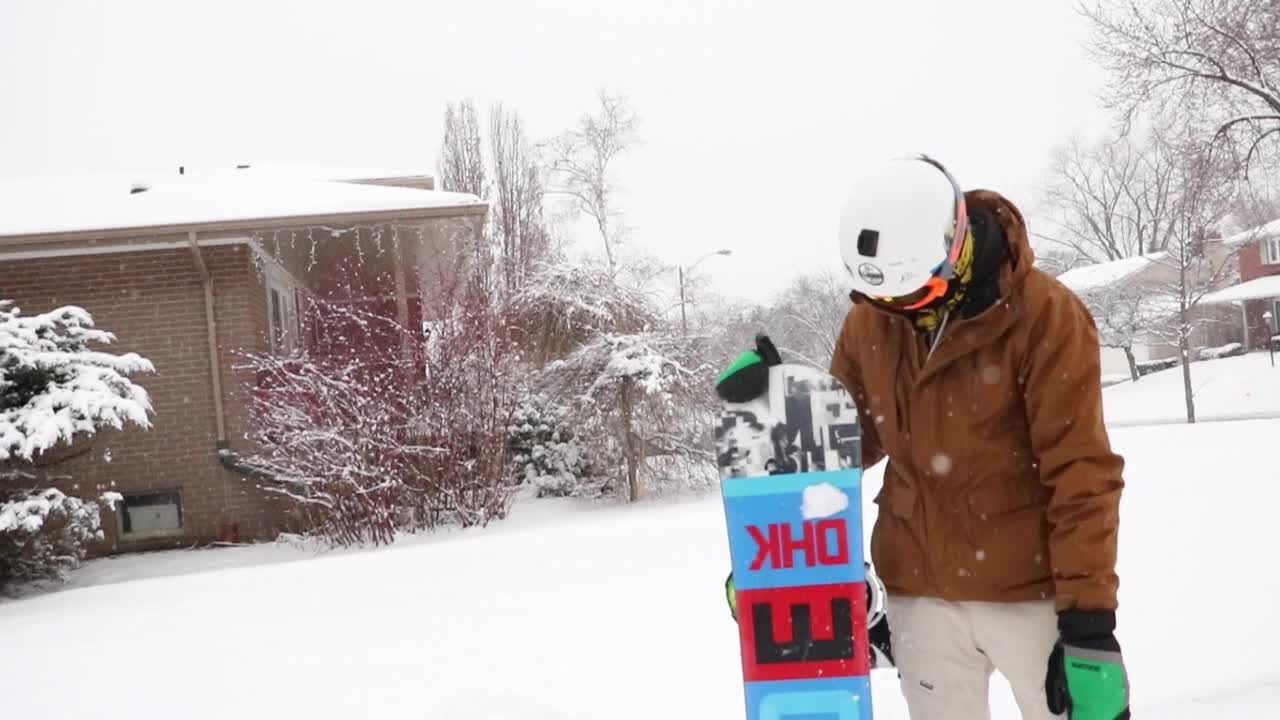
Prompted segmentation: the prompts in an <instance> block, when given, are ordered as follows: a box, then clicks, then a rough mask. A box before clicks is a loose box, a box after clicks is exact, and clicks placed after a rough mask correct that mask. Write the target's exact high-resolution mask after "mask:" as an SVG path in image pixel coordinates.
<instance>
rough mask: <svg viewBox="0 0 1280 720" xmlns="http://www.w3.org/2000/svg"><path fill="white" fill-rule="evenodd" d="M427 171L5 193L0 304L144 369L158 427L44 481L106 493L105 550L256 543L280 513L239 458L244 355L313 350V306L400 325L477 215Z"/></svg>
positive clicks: (81, 181) (55, 468)
mask: <svg viewBox="0 0 1280 720" xmlns="http://www.w3.org/2000/svg"><path fill="white" fill-rule="evenodd" d="M433 186H434V183H433V181H432V179H431V176H430V174H429V173H418V172H401V171H343V170H340V169H339V170H332V171H324V170H319V169H289V168H275V169H270V168H252V167H247V166H241V167H238V168H235V169H230V170H226V171H218V172H209V173H204V174H196V173H191V172H187V171H185V170H184V171H182V172H179V170H178V169H175V170H174V172H172V173H171V174H169V175H166V176H163V177H152V178H150V179H146V180H143V181H131V180H130V179H128V178H113V177H84V178H27V179H19V180H11V181H2V182H0V299H6V300H11V301H13V302H14V303H15V304H16V305H17V306H18V307H19V308H21V309H22V310H23V311H24V312H26V313H30V314H34V313H38V312H45V311H48V310H51V309H54V308H56V307H59V306H62V305H77V306H80V307H83V308H84V309H85V310H87V311H88V312H89V313H90V314H91V315H92V316H93V318H94V320H95V323H96V325H97V326H98V327H100V328H103V329H106V330H109V331H112V332H114V333H115V334H116V336H117V339H118V340H117V343H116V345H115V346H114V348H112V349H113V350H115V351H117V352H123V351H132V352H137V353H139V354H141V355H142V356H144V357H146V358H148V359H150V360H151V361H152V362H153V363H154V365H155V368H156V372H155V373H154V374H146V375H141V376H138V377H136V378H135V380H136V381H137V382H138V383H140V384H141V385H142V386H143V387H145V388H146V389H147V390H148V392H149V393H150V395H151V398H152V404H153V407H154V415H153V427H152V428H151V429H149V430H141V429H133V428H130V429H127V430H125V431H123V432H112V431H109V432H105V433H101V434H99V435H97V436H94V437H92V438H86V439H84V440H83V441H81V442H78V443H76V445H75V446H74V447H71V448H65V449H62V450H59V451H58V452H56V453H54V454H53V456H51V457H49V458H48V459H47V460H46V461H44V462H43V463H42V464H41V467H40V468H39V470H38V471H39V472H40V473H41V474H42V475H43V476H44V477H45V478H47V479H49V480H50V483H49V484H52V485H54V486H57V487H59V488H60V489H62V490H63V491H64V492H67V493H68V494H78V495H81V496H85V497H96V496H97V495H98V494H100V493H101V492H103V491H107V490H114V491H116V492H119V493H121V494H122V495H123V496H124V502H123V505H122V507H120V508H119V509H118V510H117V511H116V512H115V513H114V515H115V516H114V517H111V518H104V523H103V525H104V527H105V529H106V531H107V535H108V543H107V549H106V551H107V552H119V551H127V550H135V549H151V548H156V547H166V546H174V545H190V544H196V543H204V542H210V541H219V540H221V541H236V540H240V539H267V538H271V537H274V535H275V534H276V533H277V532H278V531H279V530H280V529H281V528H282V527H285V526H286V525H287V523H288V518H287V513H286V512H285V511H284V509H283V506H282V505H280V504H278V503H277V502H276V501H275V499H274V498H275V496H274V495H273V494H271V493H267V492H263V491H262V490H261V489H260V488H259V487H258V484H257V483H255V482H253V481H252V480H251V479H249V478H248V477H247V473H246V472H244V471H243V470H242V466H241V465H239V464H238V463H237V460H236V458H237V453H238V452H242V451H244V450H245V448H244V447H243V437H244V434H245V430H246V426H247V421H248V418H247V417H246V415H247V411H246V408H247V405H248V402H247V400H248V397H249V393H251V392H252V391H253V387H254V384H255V378H254V377H253V376H252V375H250V374H247V373H246V372H245V371H243V370H240V369H237V364H236V361H237V358H238V357H239V356H240V354H241V353H244V352H264V351H272V352H281V353H287V352H290V351H292V350H293V349H296V348H299V347H302V346H304V345H306V344H307V343H309V342H313V341H314V337H308V333H309V332H311V333H313V332H314V329H312V330H308V329H307V328H305V327H304V326H303V324H302V323H300V322H299V308H300V307H301V306H302V304H303V303H304V302H305V301H306V299H307V298H308V297H325V298H327V299H330V300H334V301H341V302H347V303H355V304H360V305H361V306H363V307H369V308H374V309H376V310H378V311H379V312H383V313H385V314H386V315H387V316H389V317H394V318H395V319H397V320H399V321H400V322H401V323H404V324H405V325H407V326H409V327H422V326H423V325H424V324H425V323H426V322H428V321H429V320H430V319H431V315H432V312H433V311H432V309H431V308H430V305H429V302H428V298H429V297H430V296H431V293H432V290H433V288H434V287H435V285H434V283H436V282H438V281H439V280H440V277H441V276H440V274H439V273H440V272H447V271H448V269H449V268H450V267H452V266H451V264H450V262H449V260H450V259H451V258H456V257H458V253H459V252H460V248H462V247H464V246H466V245H468V244H469V243H471V242H472V240H474V239H475V238H476V237H477V236H478V233H479V232H480V228H481V225H482V223H483V219H484V215H485V213H486V212H487V205H486V204H484V203H483V202H481V201H480V200H479V199H478V198H476V197H475V196H472V195H466V194H456V193H446V192H438V191H436V190H434V189H433Z"/></svg>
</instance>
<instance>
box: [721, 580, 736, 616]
mask: <svg viewBox="0 0 1280 720" xmlns="http://www.w3.org/2000/svg"><path fill="white" fill-rule="evenodd" d="M724 597H725V599H726V600H728V601H729V614H730V615H732V616H733V621H734V622H737V621H738V591H737V588H736V586H735V585H734V584H733V572H730V573H729V577H727V578H725V579H724Z"/></svg>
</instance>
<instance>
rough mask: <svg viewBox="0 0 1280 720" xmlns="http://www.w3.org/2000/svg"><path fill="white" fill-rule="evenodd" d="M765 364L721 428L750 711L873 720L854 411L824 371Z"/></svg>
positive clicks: (774, 719)
mask: <svg viewBox="0 0 1280 720" xmlns="http://www.w3.org/2000/svg"><path fill="white" fill-rule="evenodd" d="M768 372H769V378H768V385H767V388H766V389H765V391H764V394H763V395H761V396H760V397H757V398H754V399H752V400H749V401H746V402H741V403H730V402H723V403H722V405H721V410H720V418H719V423H718V425H717V426H716V431H715V437H716V454H717V463H718V465H719V468H720V490H721V494H722V496H723V501H724V511H725V520H726V524H727V526H728V535H729V554H730V558H731V560H732V566H733V577H734V585H735V588H734V589H735V591H736V596H737V608H738V629H739V641H740V644H741V654H742V673H743V681H744V686H745V687H744V690H745V696H746V718H747V720H871V719H872V706H871V683H870V677H869V673H870V665H871V662H870V659H869V648H868V637H867V619H868V608H867V602H868V600H867V597H868V595H867V585H866V582H867V575H866V571H865V566H864V560H863V549H862V538H863V528H862V468H861V458H862V448H861V429H860V426H859V424H858V413H857V408H856V407H855V405H854V403H853V400H852V398H851V397H850V395H849V393H848V392H847V391H846V390H845V388H844V387H843V386H842V385H841V384H840V382H839V381H837V380H836V379H835V378H833V377H831V376H830V375H828V374H827V373H825V372H822V371H820V370H817V369H814V368H810V367H807V366H802V365H792V364H782V365H774V366H772V367H770V368H769V370H768Z"/></svg>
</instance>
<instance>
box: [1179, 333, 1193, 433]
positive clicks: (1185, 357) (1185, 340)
mask: <svg viewBox="0 0 1280 720" xmlns="http://www.w3.org/2000/svg"><path fill="white" fill-rule="evenodd" d="M1182 315H1183V317H1184V318H1185V317H1186V311H1185V310H1184V311H1183V312H1182ZM1189 335H1190V333H1188V332H1187V325H1186V322H1185V320H1184V322H1183V324H1182V328H1181V331H1180V332H1179V333H1178V352H1179V353H1180V354H1181V355H1182V392H1183V394H1184V395H1185V396H1186V398H1187V422H1188V423H1194V422H1195V421H1196V401H1195V398H1194V397H1193V396H1192V394H1191V348H1190V338H1189V337H1188V336H1189Z"/></svg>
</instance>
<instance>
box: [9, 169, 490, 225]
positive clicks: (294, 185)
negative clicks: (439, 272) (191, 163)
mask: <svg viewBox="0 0 1280 720" xmlns="http://www.w3.org/2000/svg"><path fill="white" fill-rule="evenodd" d="M135 184H138V185H145V186H147V187H148V188H149V189H147V190H146V191H145V192H139V193H136V194H133V193H131V192H130V190H131V188H132V187H133V186H134V185H135ZM478 202H480V201H479V200H478V199H477V198H476V197H475V196H474V195H468V194H464V193H451V192H439V191H433V190H419V189H414V188H404V187H387V186H382V185H368V184H362V183H356V182H335V181H327V180H317V179H314V178H312V177H311V176H309V174H308V173H305V172H300V173H296V174H290V173H285V172H261V173H243V174H240V173H211V174H208V175H177V174H172V175H164V176H155V177H150V178H140V179H134V178H130V177H128V176H73V177H25V178H15V179H12V180H0V237H3V236H6V235H29V234H38V233H57V232H74V231H84V230H116V229H122V228H135V227H153V226H161V225H186V224H198V223H213V222H226V221H234V220H249V219H254V220H258V219H278V218H289V217H304V216H316V215H330V214H341V213H362V212H376V211H389V210H420V209H431V208H452V207H458V208H461V207H465V206H469V205H474V204H476V203H478Z"/></svg>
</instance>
